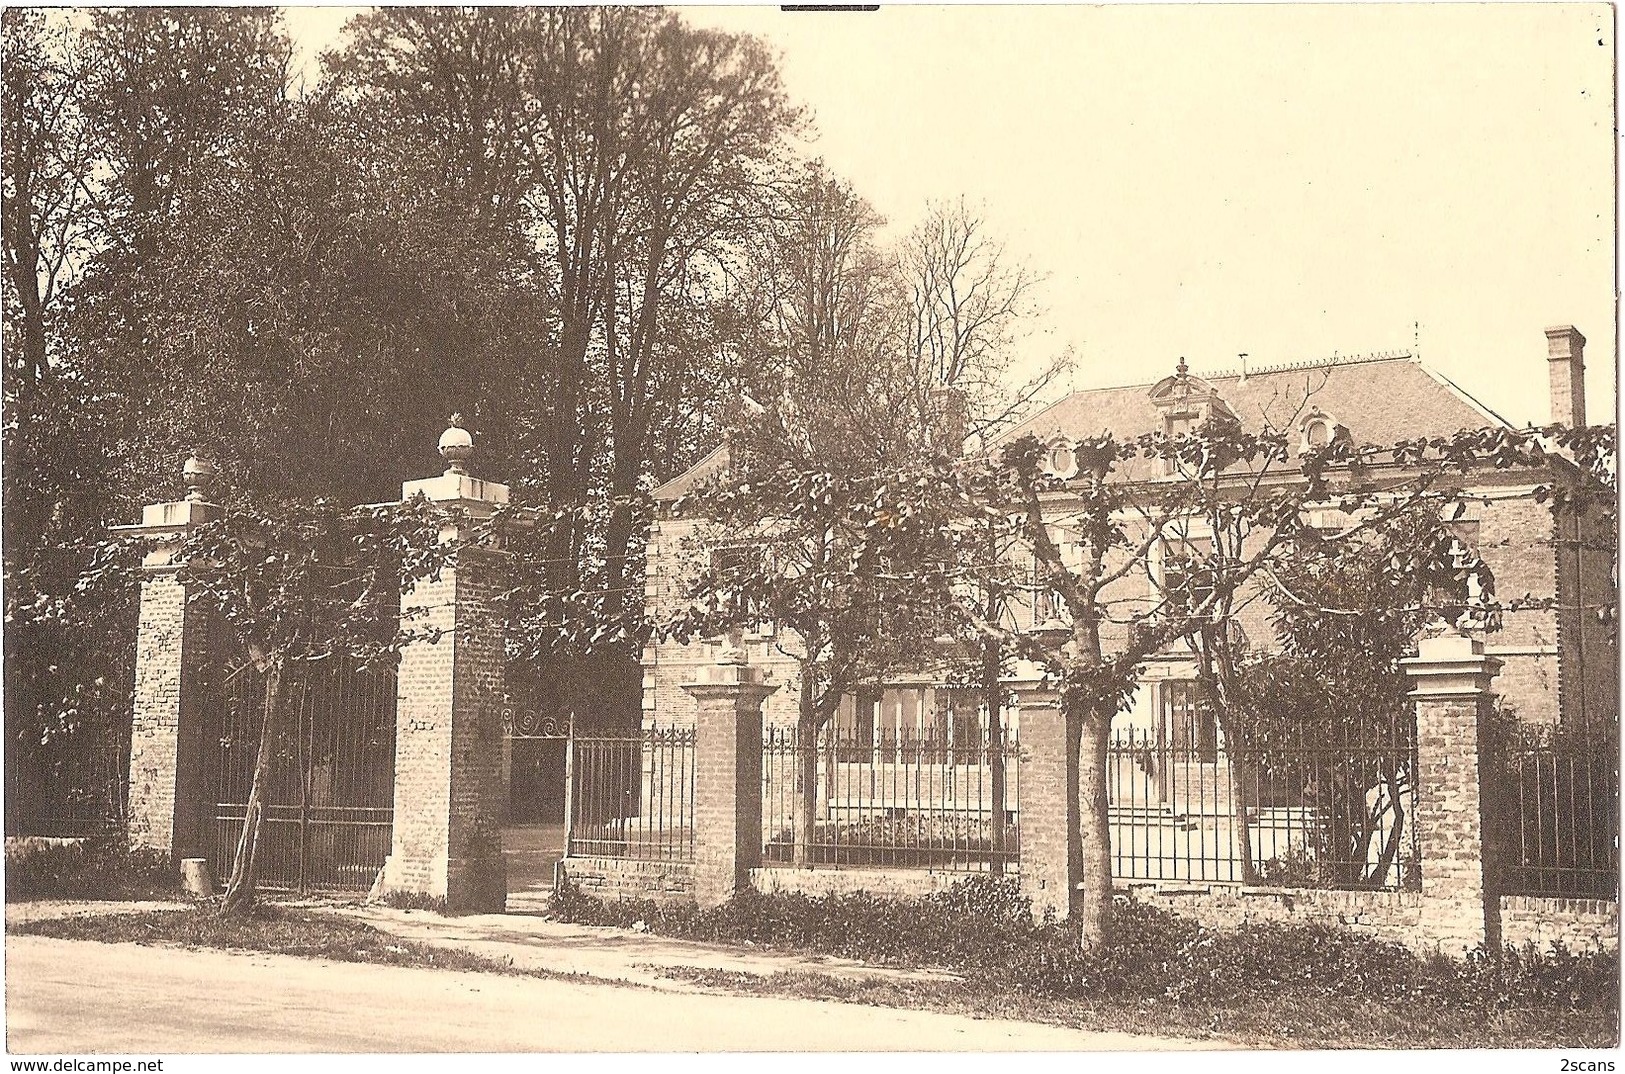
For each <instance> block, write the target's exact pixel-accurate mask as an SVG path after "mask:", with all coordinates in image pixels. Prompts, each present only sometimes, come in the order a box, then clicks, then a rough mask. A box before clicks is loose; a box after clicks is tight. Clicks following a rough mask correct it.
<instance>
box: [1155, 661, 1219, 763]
mask: <svg viewBox="0 0 1625 1074" xmlns="http://www.w3.org/2000/svg"><path fill="white" fill-rule="evenodd" d="M1159 693H1160V695H1161V698H1162V705H1161V707H1162V735H1163V741H1164V742H1166V743H1167V744H1168V746H1169V748H1170V749H1172V750H1173V753H1174V756H1175V757H1177V758H1179V759H1182V760H1191V761H1202V762H1204V763H1207V764H1212V763H1214V762H1215V761H1217V760H1218V759H1219V721H1218V717H1217V715H1216V714H1215V713H1214V711H1213V704H1212V702H1211V701H1210V700H1209V699H1208V696H1207V691H1206V690H1204V689H1203V688H1202V684H1201V683H1199V682H1196V681H1195V680H1178V679H1170V680H1168V681H1166V682H1164V683H1162V684H1161V688H1160V690H1159Z"/></svg>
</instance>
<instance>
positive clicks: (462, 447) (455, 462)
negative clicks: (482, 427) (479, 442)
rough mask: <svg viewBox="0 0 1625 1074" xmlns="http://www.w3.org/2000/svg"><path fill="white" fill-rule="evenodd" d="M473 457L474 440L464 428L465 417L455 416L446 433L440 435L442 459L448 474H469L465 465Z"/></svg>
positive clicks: (452, 417)
mask: <svg viewBox="0 0 1625 1074" xmlns="http://www.w3.org/2000/svg"><path fill="white" fill-rule="evenodd" d="M473 455H474V438H473V437H472V436H470V435H469V432H468V430H467V429H464V428H463V416H462V415H461V414H453V415H452V416H451V422H450V424H449V425H447V427H446V431H445V432H443V433H441V434H440V457H441V458H443V459H445V460H446V473H448V474H466V473H468V467H467V466H466V465H465V464H466V463H467V462H468V460H469V459H470V458H472V457H473Z"/></svg>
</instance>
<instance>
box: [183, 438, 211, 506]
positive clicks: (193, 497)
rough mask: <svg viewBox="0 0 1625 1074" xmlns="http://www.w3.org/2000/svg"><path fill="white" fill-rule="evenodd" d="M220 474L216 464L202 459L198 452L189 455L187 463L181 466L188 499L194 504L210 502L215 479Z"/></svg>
mask: <svg viewBox="0 0 1625 1074" xmlns="http://www.w3.org/2000/svg"><path fill="white" fill-rule="evenodd" d="M218 472H219V471H218V470H216V469H215V465H214V463H212V462H210V461H209V460H208V459H205V458H203V457H201V456H200V455H199V454H198V452H196V451H193V452H192V453H191V454H190V455H188V456H187V458H186V462H185V463H184V464H183V465H182V466H181V481H182V482H183V483H184V484H185V485H186V498H187V499H188V500H190V501H191V502H193V503H203V502H205V501H206V500H208V498H209V496H210V494H211V493H212V492H213V491H214V479H215V475H216V474H217V473H218Z"/></svg>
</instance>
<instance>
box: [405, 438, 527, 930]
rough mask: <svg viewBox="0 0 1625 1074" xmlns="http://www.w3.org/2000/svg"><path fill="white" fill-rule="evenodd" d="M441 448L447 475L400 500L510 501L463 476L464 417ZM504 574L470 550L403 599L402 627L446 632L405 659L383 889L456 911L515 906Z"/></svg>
mask: <svg viewBox="0 0 1625 1074" xmlns="http://www.w3.org/2000/svg"><path fill="white" fill-rule="evenodd" d="M440 446H441V454H443V455H445V456H446V457H447V459H448V460H450V461H451V463H452V466H451V468H450V469H448V470H447V471H446V473H445V474H443V475H442V476H440V477H437V478H430V479H428V480H425V481H409V482H407V483H406V484H405V485H403V486H402V487H401V494H402V498H403V499H410V498H411V497H412V496H414V495H417V494H420V493H421V494H422V495H424V496H426V497H427V498H428V499H430V500H431V501H434V502H435V503H436V504H439V505H441V506H444V507H447V508H459V509H461V510H462V511H463V512H465V513H466V514H467V515H469V516H470V517H472V518H474V519H476V520H477V519H480V518H482V517H487V518H488V517H489V516H490V515H491V513H492V512H494V511H495V509H496V508H497V506H498V505H500V504H502V503H505V502H506V501H507V498H508V496H507V494H508V488H507V486H506V485H499V484H496V483H495V482H489V481H480V480H478V479H475V478H472V477H469V476H468V474H467V473H466V472H464V470H463V468H462V462H463V460H464V459H466V458H467V457H468V455H469V454H470V453H472V441H471V439H470V438H469V437H468V434H467V433H465V432H464V431H463V430H462V429H461V428H460V427H458V426H457V419H455V418H454V419H453V427H452V428H451V429H448V430H446V434H445V435H444V436H442V437H441V441H440ZM459 536H460V535H459V534H458V533H457V528H456V526H454V525H450V524H448V525H447V526H446V528H445V529H444V530H443V537H444V538H445V539H447V540H455V539H457V538H458V537H459ZM507 566H508V565H507V556H506V555H505V554H504V553H502V552H500V551H497V550H495V549H491V548H484V547H475V546H472V545H470V546H468V547H464V548H461V549H459V550H458V551H457V553H456V556H455V558H454V560H453V562H452V563H451V564H449V565H448V566H447V567H445V568H444V569H443V570H442V571H441V572H440V576H439V577H438V578H436V579H432V580H428V581H424V582H420V583H419V584H418V585H417V586H415V587H414V588H413V590H412V591H411V592H410V593H408V594H406V595H405V596H403V597H402V598H401V612H402V625H403V627H404V628H405V629H407V630H410V631H413V632H414V633H418V634H422V633H423V632H425V631H426V630H438V631H440V635H439V638H438V640H434V641H430V640H427V639H424V640H418V641H413V642H411V643H410V644H408V645H407V646H406V647H405V648H404V649H403V650H402V652H401V662H400V671H399V688H398V693H397V696H396V709H395V819H394V833H393V840H392V844H391V847H390V855H389V860H388V861H387V862H386V863H385V865H384V875H383V883H382V885H381V888H382V892H383V893H384V894H389V893H392V892H400V893H411V894H418V895H427V896H429V897H431V898H437V899H444V900H445V904H446V909H447V910H448V911H452V912H458V913H464V912H468V913H479V912H496V911H501V910H502V909H503V908H504V906H505V905H506V900H507V889H508V883H507V869H506V867H505V865H504V863H503V859H502V828H501V818H502V813H503V805H502V802H503V799H502V785H503V771H502V739H503V734H502V706H503V701H504V696H505V689H504V686H505V682H506V669H507V656H506V653H505V651H504V647H503V622H502V617H501V614H500V612H499V609H498V608H497V607H496V604H495V599H496V597H497V596H498V595H499V594H500V593H501V592H502V590H503V589H504V588H505V586H506V584H507V574H508V569H507ZM415 612H416V613H418V614H414V613H415Z"/></svg>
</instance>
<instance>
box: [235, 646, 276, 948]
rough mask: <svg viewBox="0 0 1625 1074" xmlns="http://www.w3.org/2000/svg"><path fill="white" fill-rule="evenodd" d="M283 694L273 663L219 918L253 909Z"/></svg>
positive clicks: (267, 672)
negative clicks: (261, 838)
mask: <svg viewBox="0 0 1625 1074" xmlns="http://www.w3.org/2000/svg"><path fill="white" fill-rule="evenodd" d="M281 693H282V661H281V660H272V661H271V662H270V663H269V664H268V665H267V666H266V669H265V718H264V720H263V721H261V723H260V745H259V752H258V754H257V755H256V756H255V758H254V782H253V784H252V786H251V787H250V788H249V791H248V806H247V808H246V809H245V810H244V812H243V831H242V835H241V836H239V837H238V839H237V856H236V858H235V859H234V860H233V861H232V864H231V879H230V880H228V881H227V882H226V894H225V898H224V900H223V901H222V902H221V904H220V916H221V917H232V916H235V915H238V914H244V913H247V912H248V911H249V910H250V909H251V908H252V907H253V905H254V867H255V864H256V862H257V860H258V857H259V849H260V831H261V828H262V827H263V825H264V822H265V796H266V794H267V793H268V792H269V791H270V786H271V764H272V759H273V758H274V757H275V756H276V740H277V730H278V720H277V710H278V708H279V707H280V702H281Z"/></svg>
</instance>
